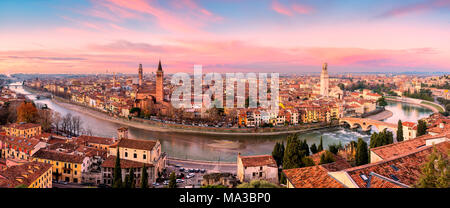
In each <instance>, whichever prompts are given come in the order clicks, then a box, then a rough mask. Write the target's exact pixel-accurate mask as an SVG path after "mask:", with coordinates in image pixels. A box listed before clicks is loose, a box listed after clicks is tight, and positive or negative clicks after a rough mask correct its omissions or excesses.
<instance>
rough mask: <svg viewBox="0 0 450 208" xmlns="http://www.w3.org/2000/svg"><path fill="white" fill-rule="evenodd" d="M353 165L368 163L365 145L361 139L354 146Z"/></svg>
mask: <svg viewBox="0 0 450 208" xmlns="http://www.w3.org/2000/svg"><path fill="white" fill-rule="evenodd" d="M355 163H356V165H357V166H359V165H364V164H367V163H369V151H368V149H367V143H366V142H365V141H364V140H363V139H361V138H358V143H357V145H356V155H355Z"/></svg>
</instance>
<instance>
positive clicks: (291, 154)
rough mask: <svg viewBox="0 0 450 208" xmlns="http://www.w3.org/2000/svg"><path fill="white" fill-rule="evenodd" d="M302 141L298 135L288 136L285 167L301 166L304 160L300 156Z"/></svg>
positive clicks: (284, 159) (284, 158) (284, 160)
mask: <svg viewBox="0 0 450 208" xmlns="http://www.w3.org/2000/svg"><path fill="white" fill-rule="evenodd" d="M300 151H301V148H300V142H299V141H298V139H297V136H296V135H295V136H293V135H291V136H288V138H287V143H286V149H285V151H284V156H283V169H291V168H299V167H300V165H301V163H302V161H301V159H302V158H301V156H300Z"/></svg>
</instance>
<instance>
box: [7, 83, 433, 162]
mask: <svg viewBox="0 0 450 208" xmlns="http://www.w3.org/2000/svg"><path fill="white" fill-rule="evenodd" d="M11 88H12V90H14V91H16V92H17V93H21V94H26V95H27V97H28V98H29V99H31V100H34V102H35V103H40V104H46V105H47V106H48V107H49V108H50V109H52V110H54V111H57V112H59V113H61V114H62V115H63V116H64V115H66V114H68V113H71V114H72V115H76V116H80V117H81V118H82V121H83V128H85V129H90V130H91V131H92V133H93V135H94V136H101V137H117V133H116V130H117V128H119V127H121V125H119V124H116V123H113V122H109V121H104V120H99V119H97V118H94V117H91V116H89V115H87V114H82V113H78V112H76V111H72V110H69V109H66V108H63V107H62V106H60V105H58V104H56V103H54V102H53V101H52V100H50V99H41V100H36V96H34V95H32V94H31V93H30V92H28V91H26V90H25V89H24V88H23V87H17V88H14V87H11ZM386 109H387V110H390V111H392V112H393V116H392V117H390V118H387V119H385V121H386V122H390V123H395V124H396V123H397V122H398V120H399V119H401V120H402V121H411V122H416V121H417V120H418V119H420V118H424V117H427V116H429V115H430V114H432V113H433V112H432V111H431V110H429V109H427V108H424V107H421V106H415V105H412V104H407V103H399V102H388V106H386ZM128 127H129V133H130V138H138V139H159V140H160V141H161V144H162V149H163V151H165V152H167V153H168V155H169V157H176V158H180V159H193V160H208V161H219V160H220V161H235V160H236V157H237V154H238V153H239V152H240V153H241V154H243V155H258V154H271V152H272V149H273V146H274V144H275V142H277V141H284V140H285V139H286V136H285V135H284V136H279V135H278V136H222V135H221V136H219V135H199V134H189V133H174V132H156V131H148V130H142V129H138V128H133V127H132V126H128ZM375 131H376V130H375ZM321 136H322V137H323V144H324V147H327V146H328V145H330V144H337V143H339V142H341V143H342V144H343V145H345V144H347V143H349V142H350V141H356V140H357V139H358V138H359V137H361V138H363V139H364V140H366V141H368V140H369V135H368V134H365V133H360V132H357V131H352V130H348V129H344V128H334V129H324V130H317V131H311V132H307V133H302V134H301V135H300V138H301V139H306V141H307V143H308V144H309V145H312V144H313V143H316V144H317V145H318V143H319V142H320V137H321Z"/></svg>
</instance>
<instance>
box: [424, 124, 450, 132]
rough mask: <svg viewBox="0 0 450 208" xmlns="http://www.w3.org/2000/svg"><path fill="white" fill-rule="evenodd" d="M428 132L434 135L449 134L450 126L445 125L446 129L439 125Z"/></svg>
mask: <svg viewBox="0 0 450 208" xmlns="http://www.w3.org/2000/svg"><path fill="white" fill-rule="evenodd" d="M427 131H428V132H432V133H437V134H440V133H445V132H449V131H450V124H444V127H443V128H441V127H440V126H439V125H438V126H436V127H433V128H429V129H427Z"/></svg>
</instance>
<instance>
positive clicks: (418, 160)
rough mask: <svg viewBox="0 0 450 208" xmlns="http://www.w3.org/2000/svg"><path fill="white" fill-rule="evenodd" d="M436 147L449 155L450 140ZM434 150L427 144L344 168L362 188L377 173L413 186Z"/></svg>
mask: <svg viewBox="0 0 450 208" xmlns="http://www.w3.org/2000/svg"><path fill="white" fill-rule="evenodd" d="M435 146H436V149H437V150H438V151H439V152H441V153H443V154H445V155H447V154H448V153H447V152H448V150H449V149H450V142H442V143H439V144H437V145H435ZM432 151H433V146H426V147H424V148H420V149H417V150H416V151H414V152H410V153H407V154H403V155H400V156H397V157H393V158H391V159H388V160H383V161H379V162H376V163H371V164H367V165H362V166H358V167H353V168H349V169H346V170H343V171H345V172H347V174H348V175H350V177H351V178H352V179H353V181H354V182H355V183H356V184H357V186H358V187H360V188H366V187H367V185H368V182H369V180H368V178H369V175H370V174H371V173H372V172H373V173H377V174H379V175H381V176H384V177H386V178H390V179H392V180H394V181H396V182H398V183H401V184H405V185H407V186H412V185H413V184H415V183H416V181H417V180H418V179H419V177H420V176H421V166H422V164H423V163H425V162H426V161H427V160H428V155H430V154H431V152H432Z"/></svg>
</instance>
